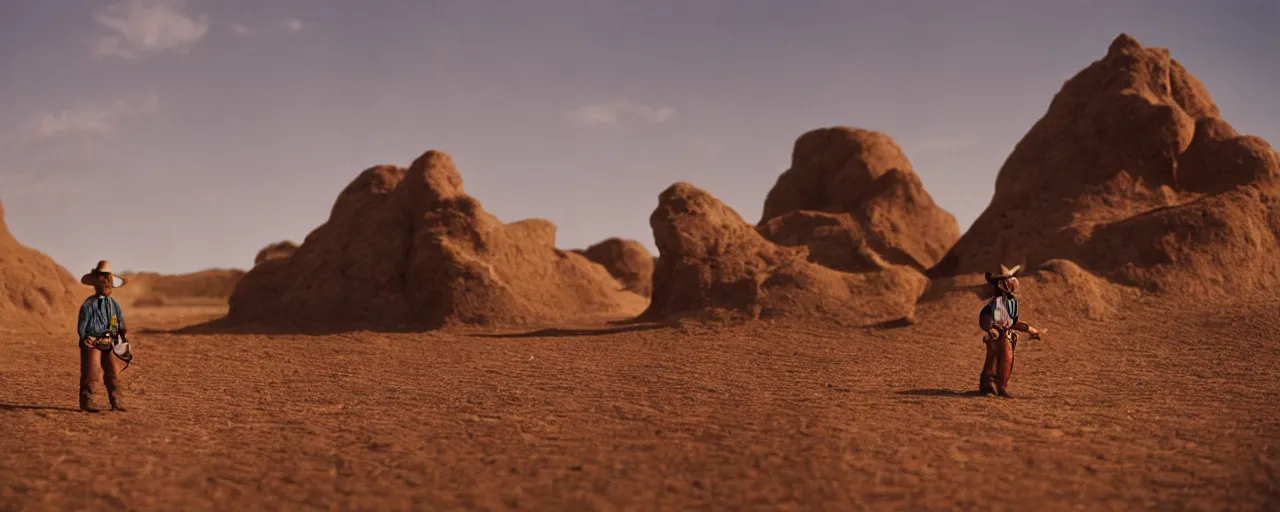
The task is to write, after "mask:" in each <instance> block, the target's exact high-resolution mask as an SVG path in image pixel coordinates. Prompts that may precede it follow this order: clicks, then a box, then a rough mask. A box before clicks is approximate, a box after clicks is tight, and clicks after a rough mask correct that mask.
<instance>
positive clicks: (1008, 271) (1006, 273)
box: [986, 265, 1022, 282]
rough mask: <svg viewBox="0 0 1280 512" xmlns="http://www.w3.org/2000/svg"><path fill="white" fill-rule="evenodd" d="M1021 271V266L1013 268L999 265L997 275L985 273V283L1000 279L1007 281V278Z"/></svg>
mask: <svg viewBox="0 0 1280 512" xmlns="http://www.w3.org/2000/svg"><path fill="white" fill-rule="evenodd" d="M1021 269H1022V265H1014V266H1013V268H1009V267H1006V266H1004V265H1000V273H999V274H992V273H991V272H987V275H986V277H987V282H995V281H997V280H1000V279H1008V278H1011V277H1014V274H1017V273H1018V271H1019V270H1021Z"/></svg>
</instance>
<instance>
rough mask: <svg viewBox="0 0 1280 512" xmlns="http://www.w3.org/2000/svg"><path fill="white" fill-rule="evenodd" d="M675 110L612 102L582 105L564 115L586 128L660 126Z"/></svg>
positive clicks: (625, 102)
mask: <svg viewBox="0 0 1280 512" xmlns="http://www.w3.org/2000/svg"><path fill="white" fill-rule="evenodd" d="M675 115H676V109H675V108H673V107H669V106H662V107H654V106H649V105H640V104H636V103H631V102H628V101H613V102H607V103H596V104H591V105H583V106H580V107H578V108H575V109H573V110H570V111H568V112H566V113H565V120H567V121H568V122H570V123H572V124H575V125H578V126H586V127H601V126H617V125H621V124H625V123H628V122H640V123H647V124H661V123H665V122H667V121H670V120H671V119H672V118H674V117H675Z"/></svg>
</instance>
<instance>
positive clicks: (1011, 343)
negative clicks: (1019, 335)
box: [978, 329, 1017, 396]
mask: <svg viewBox="0 0 1280 512" xmlns="http://www.w3.org/2000/svg"><path fill="white" fill-rule="evenodd" d="M1013 336H1016V334H1014V333H1013V332H1005V333H1000V332H999V331H998V330H996V329H993V330H992V332H991V333H990V334H988V335H987V336H986V337H984V338H983V340H982V341H983V343H986V345H987V357H986V361H985V362H984V363H983V365H982V377H981V380H980V381H979V382H980V383H979V384H978V386H979V387H978V389H979V390H980V391H981V392H983V393H995V394H997V395H1000V396H1009V377H1010V376H1011V375H1012V374H1013V355H1014V348H1015V347H1017V341H1015V340H1014V339H1013Z"/></svg>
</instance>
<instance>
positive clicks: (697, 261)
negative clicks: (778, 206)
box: [640, 183, 928, 325]
mask: <svg viewBox="0 0 1280 512" xmlns="http://www.w3.org/2000/svg"><path fill="white" fill-rule="evenodd" d="M649 224H650V226H652V227H653V236H654V241H655V242H656V243H657V246H658V251H659V256H658V264H657V267H656V268H655V269H654V277H653V297H652V299H651V302H650V304H649V308H648V309H647V310H646V311H645V313H644V314H643V315H642V316H641V317H640V318H641V319H642V320H660V319H672V318H682V317H691V318H739V319H769V318H793V319H794V318H822V319H825V320H831V321H835V322H839V323H844V324H854V325H869V324H874V323H879V322H884V321H889V320H895V319H899V318H903V317H907V316H910V313H911V312H912V310H913V308H914V304H915V302H916V299H917V298H919V297H920V295H921V293H923V291H924V290H925V287H926V286H927V285H928V280H927V279H926V278H925V277H924V275H923V274H921V273H920V272H918V271H916V270H914V269H912V268H910V267H907V266H894V265H886V267H885V268H884V269H881V270H876V271H870V272H859V273H850V272H839V271H836V270H832V269H830V268H827V267H824V266H822V265H819V264H816V263H812V262H810V261H807V259H806V257H807V256H808V249H807V248H805V247H784V246H780V245H777V244H774V243H772V242H770V241H768V240H766V239H765V238H764V237H763V236H761V235H760V233H758V232H757V231H756V230H755V229H754V228H753V227H752V226H751V225H750V224H748V223H747V222H746V221H744V220H743V219H742V217H741V216H739V215H738V213H737V212H736V211H734V210H733V209H732V208H729V207H728V206H726V205H725V204H724V203H722V202H720V200H719V199H716V198H715V197H713V196H712V195H711V194H708V193H707V192H705V191H703V190H701V189H698V188H696V187H694V186H693V185H690V184H688V183H676V184H674V185H672V186H671V187H669V188H668V189H667V190H665V191H663V192H662V194H661V195H660V196H659V199H658V207H657V209H655V210H654V212H653V215H652V216H650V218H649Z"/></svg>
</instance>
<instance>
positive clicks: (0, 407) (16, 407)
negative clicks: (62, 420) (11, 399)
mask: <svg viewBox="0 0 1280 512" xmlns="http://www.w3.org/2000/svg"><path fill="white" fill-rule="evenodd" d="M0 411H8V412H12V411H62V412H80V409H76V408H74V407H58V406H54V405H23V404H4V403H0Z"/></svg>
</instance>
